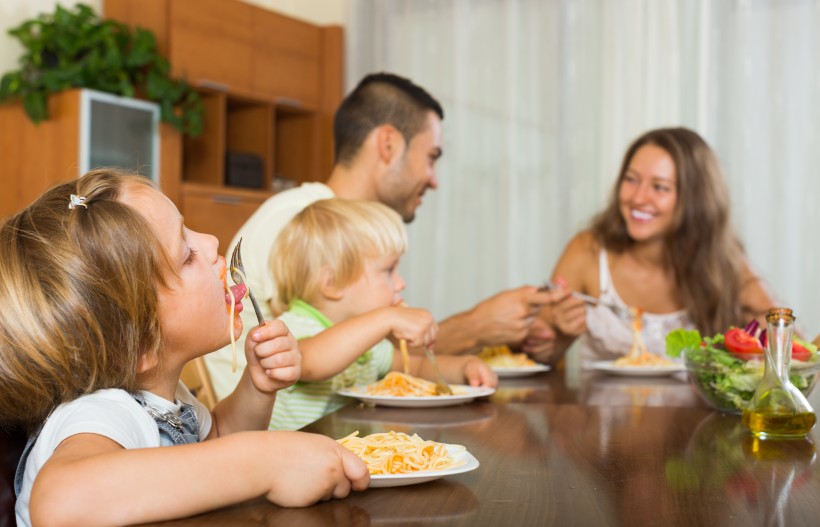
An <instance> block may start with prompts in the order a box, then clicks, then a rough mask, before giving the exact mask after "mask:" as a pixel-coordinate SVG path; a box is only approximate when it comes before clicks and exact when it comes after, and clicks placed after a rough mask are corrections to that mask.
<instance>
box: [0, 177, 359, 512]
mask: <svg viewBox="0 0 820 527" xmlns="http://www.w3.org/2000/svg"><path fill="white" fill-rule="evenodd" d="M216 250H217V242H216V239H215V238H213V237H212V236H208V235H204V234H199V233H196V232H193V231H190V230H189V229H187V228H185V226H184V225H183V223H182V217H181V216H180V214H179V212H178V211H177V209H176V208H175V207H174V205H173V204H172V203H171V201H170V200H168V198H166V197H165V196H164V195H162V194H161V193H160V192H159V191H157V190H156V189H155V188H153V187H152V186H151V184H150V182H149V181H148V180H147V179H145V178H142V177H140V176H136V175H128V174H124V173H120V172H117V171H114V170H107V169H100V170H95V171H93V172H91V173H89V174H86V175H85V176H83V177H81V178H80V179H78V180H76V181H73V182H70V183H65V184H62V185H59V186H57V187H55V188H53V189H51V190H49V191H48V192H46V193H45V194H44V195H43V196H42V197H41V198H40V199H39V200H37V201H36V202H35V203H34V204H32V205H31V206H29V207H27V208H26V209H24V210H23V211H22V212H20V213H19V214H17V215H16V216H14V217H12V218H11V219H9V220H8V221H7V222H6V223H5V224H4V225H3V226H2V228H0V305H3V306H5V309H2V310H0V385H2V387H3V389H2V391H0V425H18V426H19V425H22V426H25V427H27V428H28V429H29V430H30V431H31V432H33V435H32V437H31V439H30V440H29V445H27V449H26V452H24V455H23V458H22V460H21V463H20V467H19V468H18V475H17V476H18V477H17V481H16V487H17V488H18V500H17V504H16V511H17V522H18V525H30V524H40V525H54V524H56V523H57V522H58V520H59V523H60V524H82V525H92V524H118V525H119V524H132V523H142V522H149V521H157V520H163V519H171V518H177V517H183V516H188V515H191V514H195V513H199V512H202V511H205V510H209V509H213V508H217V507H222V506H225V505H228V504H232V503H237V502H240V501H243V500H247V499H250V498H253V497H257V496H266V497H267V498H268V499H269V500H271V501H272V502H274V503H278V504H280V505H285V506H304V505H307V504H310V503H312V502H315V501H317V500H320V499H327V498H330V497H331V496H334V497H341V496H345V495H347V493H348V492H349V491H350V489H351V487H352V488H354V489H362V488H365V487H366V486H367V485H368V480H369V476H368V474H367V469H366V467H365V466H364V464H363V463H361V462H360V461H359V460H358V459H357V458H355V457H353V456H350V455H348V452H347V451H346V450H345V449H344V448H341V447H339V446H338V445H337V444H336V442H335V441H333V440H332V439H330V438H327V437H320V436H316V435H310V434H297V433H271V432H266V431H264V432H263V431H256V432H250V431H246V430H254V429H256V430H258V429H263V428H265V427H266V425H267V423H268V421H269V418H270V412H271V409H272V405H273V402H274V398H275V394H276V392H277V390H280V389H281V388H284V387H286V386H289V385H290V384H292V383H293V382H294V381H295V380H296V379H297V378H298V376H299V372H300V356H299V352H298V349H297V346H296V342H295V340H294V339H293V337H292V335H290V334H289V332H288V330H287V328H286V327H285V326H284V325H283V324H281V323H279V322H275V321H274V322H270V323H267V324H265V325H262V326H259V327H256V328H253V329H252V330H251V332H250V336H249V337H250V338H248V340H247V343H246V345H245V350H244V352H245V356H246V358H247V361H248V367H247V368H246V369H245V371H244V373H243V375H242V381H241V382H240V384H239V386H238V387H237V389H236V391H235V392H234V393H233V394H232V395H231V396H230V397H228V398H226V399H225V400H224V401H222V402H220V403H219V404H218V405H217V407H216V408H215V409H214V412H213V415H211V414H209V413H208V411H207V410H206V409H205V407H204V406H203V405H202V404H200V403H198V402H197V401H196V399H195V398H194V397H193V396H192V395H191V393H190V392H189V391H188V390H187V389H186V388H185V386H184V385H183V384H182V383H181V382H180V381H179V376H180V372H181V370H182V367H183V365H184V364H185V363H187V362H188V361H190V360H191V359H193V358H195V357H198V356H201V355H203V354H204V353H207V352H209V351H212V350H214V349H217V348H220V347H222V346H224V345H225V343H226V342H228V341H229V332H230V325H231V324H234V325H235V330H236V331H238V332H239V331H241V329H242V328H241V323H239V322H238V318H234V320H230V319H229V314H228V313H229V312H230V305H231V304H233V305H234V306H235V308H236V310H237V311H238V310H239V309H240V308H241V298H242V296H243V294H244V290H243V289H242V288H241V287H234V288H233V290H232V291H231V294H227V293H226V291H225V289H224V287H225V285H224V282H223V280H224V276H225V261H224V259H223V258H221V257H219V256H217V252H216ZM243 431H244V432H243ZM200 441H204V442H200ZM172 444H173V445H180V446H174V447H173V448H147V447H158V446H164V445H172Z"/></svg>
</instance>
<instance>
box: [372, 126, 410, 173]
mask: <svg viewBox="0 0 820 527" xmlns="http://www.w3.org/2000/svg"><path fill="white" fill-rule="evenodd" d="M404 147H405V144H404V137H403V136H402V135H401V132H399V131H398V130H396V128H395V127H394V126H392V125H389V124H383V125H381V126H379V127H378V128H377V129H376V151H377V153H378V155H379V160H380V161H381V162H382V163H384V164H385V165H392V164H393V162H394V161H395V160H396V159H397V158H398V157H400V156H401V155H402V154H403V153H404Z"/></svg>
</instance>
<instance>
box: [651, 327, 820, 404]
mask: <svg viewBox="0 0 820 527" xmlns="http://www.w3.org/2000/svg"><path fill="white" fill-rule="evenodd" d="M682 342H683V343H682ZM666 346H667V347H666V349H667V354H670V353H671V354H672V355H671V356H678V355H682V356H683V363H684V365H685V366H686V371H687V376H688V378H689V382H690V383H691V385H692V387H693V388H694V389H695V391H696V392H697V393H698V394H699V395H700V396H701V398H703V400H704V401H706V403H707V404H709V406H711V407H712V408H714V409H716V410H718V411H720V412H724V413H729V414H741V413H743V410H744V409H745V408H746V406H747V405H748V404H749V401H751V399H752V396H753V395H754V392H755V389H756V388H757V384H758V383H759V382H760V379H762V378H763V369H764V363H765V355H764V354H763V353H757V354H747V353H735V352H732V351H730V350H729V349H727V348H726V346H725V344H724V340H723V335H722V334H720V333H719V334H717V335H715V336H714V337H711V338H705V339H701V337H700V334H699V333H698V332H697V331H694V330H675V331H673V332H672V333H670V334H669V335H667V339H666ZM805 358H806V359H807V360H797V359H795V358H792V360H791V365H790V369H789V379H790V380H791V382H792V384H793V385H794V386H795V387H796V388H797V389H798V390H800V391H801V392H802V393H803V395H805V396H808V395H809V394H810V393H811V391H812V389H813V388H814V386H815V384H816V383H817V378H818V374H820V355H818V353H817V349H816V347H814V346H812V349H811V354H810V355H809V356H808V357H805Z"/></svg>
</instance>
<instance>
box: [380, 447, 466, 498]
mask: <svg viewBox="0 0 820 527" xmlns="http://www.w3.org/2000/svg"><path fill="white" fill-rule="evenodd" d="M447 446H450V445H447ZM453 457H454V458H455V460H456V461H460V460H465V461H466V462H465V463H464V464H463V465H459V466H457V467H453V468H448V469H445V470H425V471H422V472H412V473H410V474H383V475H378V476H370V488H371V489H372V488H380V487H401V486H403V485H415V484H417V483H425V482H427V481H433V480H434V479H439V478H443V477H444V476H452V475H453V474H462V473H464V472H470V471H471V470H475V469H477V468H478V465H479V463H478V460H477V459H476V458H475V457H474V456H473V455H472V454H470V453H469V452H467V451H466V450H464V451H463V452H461V453H459V454H456V455H454V456H453Z"/></svg>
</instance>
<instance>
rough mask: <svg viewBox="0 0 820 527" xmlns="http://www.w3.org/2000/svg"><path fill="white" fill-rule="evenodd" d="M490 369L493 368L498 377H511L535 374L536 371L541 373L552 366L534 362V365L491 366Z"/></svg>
mask: <svg viewBox="0 0 820 527" xmlns="http://www.w3.org/2000/svg"><path fill="white" fill-rule="evenodd" d="M490 369H491V370H493V371H494V372H495V373H496V374H497V375H498V377H499V378H501V379H506V378H511V377H526V376H527V375H535V374H536V373H541V372H542V371H550V370H551V369H552V368H550V367H549V366H547V365H546V364H536V365H535V366H516V367H507V368H502V367H500V366H492V367H491V368H490Z"/></svg>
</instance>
